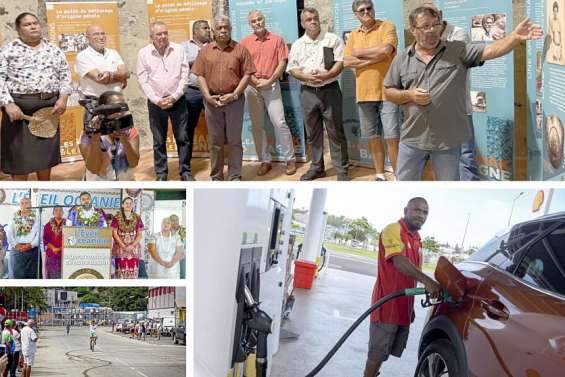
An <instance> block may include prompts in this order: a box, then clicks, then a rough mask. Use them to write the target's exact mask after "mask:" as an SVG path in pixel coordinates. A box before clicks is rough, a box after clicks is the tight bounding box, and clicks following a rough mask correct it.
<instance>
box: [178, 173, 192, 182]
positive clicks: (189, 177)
mask: <svg viewBox="0 0 565 377" xmlns="http://www.w3.org/2000/svg"><path fill="white" fill-rule="evenodd" d="M180 180H181V181H189V182H194V181H196V179H194V177H193V176H192V174H191V173H189V172H186V173H182V175H181V176H180Z"/></svg>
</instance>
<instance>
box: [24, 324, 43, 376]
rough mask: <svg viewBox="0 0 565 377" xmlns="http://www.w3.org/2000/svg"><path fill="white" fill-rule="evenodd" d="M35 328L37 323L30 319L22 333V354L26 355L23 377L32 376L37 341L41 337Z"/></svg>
mask: <svg viewBox="0 0 565 377" xmlns="http://www.w3.org/2000/svg"><path fill="white" fill-rule="evenodd" d="M34 326H35V321H34V320H33V319H30V320H28V321H27V323H26V326H25V327H24V328H23V329H22V332H21V338H22V354H23V355H24V373H23V376H22V377H30V376H31V367H32V366H33V362H34V359H35V353H36V352H37V341H38V339H39V337H38V336H37V334H36V333H35V331H34V330H33V327H34Z"/></svg>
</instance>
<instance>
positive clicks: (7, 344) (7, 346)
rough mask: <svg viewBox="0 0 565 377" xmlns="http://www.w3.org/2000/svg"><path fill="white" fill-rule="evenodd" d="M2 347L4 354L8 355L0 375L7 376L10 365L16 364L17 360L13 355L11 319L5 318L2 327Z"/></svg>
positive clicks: (13, 342)
mask: <svg viewBox="0 0 565 377" xmlns="http://www.w3.org/2000/svg"><path fill="white" fill-rule="evenodd" d="M2 347H3V348H4V350H5V352H6V354H7V355H8V364H7V365H6V368H5V369H4V371H3V372H2V377H8V373H10V372H11V370H12V365H13V364H14V363H15V364H16V365H17V360H14V357H15V348H16V342H15V340H14V336H13V332H12V320H11V319H7V320H6V321H5V322H4V328H3V329H2Z"/></svg>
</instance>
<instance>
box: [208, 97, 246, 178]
mask: <svg viewBox="0 0 565 377" xmlns="http://www.w3.org/2000/svg"><path fill="white" fill-rule="evenodd" d="M244 98H245V97H243V96H241V97H240V98H239V99H238V100H237V101H234V102H232V103H230V104H227V105H225V106H222V107H213V106H211V105H208V104H206V106H205V111H204V113H205V114H206V125H207V126H208V144H210V177H212V180H215V181H223V180H224V146H225V145H226V144H227V145H228V146H229V153H228V175H229V179H230V180H236V179H241V170H242V159H243V146H242V144H241V130H242V128H243V106H244V104H245V100H244Z"/></svg>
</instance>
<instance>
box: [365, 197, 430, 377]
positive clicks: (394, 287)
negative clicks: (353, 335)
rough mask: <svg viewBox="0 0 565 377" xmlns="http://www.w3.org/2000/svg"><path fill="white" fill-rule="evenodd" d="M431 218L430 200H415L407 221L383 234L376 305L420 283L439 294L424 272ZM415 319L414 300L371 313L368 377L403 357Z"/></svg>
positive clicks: (404, 299) (391, 303)
mask: <svg viewBox="0 0 565 377" xmlns="http://www.w3.org/2000/svg"><path fill="white" fill-rule="evenodd" d="M427 217H428V203H427V202H426V199H424V198H419V197H416V198H412V199H410V200H409V201H408V204H407V205H406V208H404V218H402V219H400V220H399V221H397V222H395V223H392V224H389V225H387V226H386V227H385V228H384V229H383V231H382V232H381V235H380V237H379V261H378V272H377V281H376V282H375V286H374V287H373V295H372V299H371V302H372V304H374V303H376V302H377V301H378V300H380V299H381V298H383V297H384V296H386V295H388V294H390V293H392V292H395V291H398V290H401V289H407V288H415V287H416V281H419V282H420V283H422V284H424V286H425V287H426V290H427V291H428V292H429V293H430V294H431V295H432V296H433V297H437V296H438V295H439V292H440V290H441V288H440V287H439V285H438V284H437V283H436V282H435V281H434V280H433V279H432V278H430V277H429V276H428V275H426V274H424V273H423V272H422V270H421V269H422V251H421V246H422V245H421V240H420V234H419V233H418V230H420V228H421V227H422V225H424V223H425V222H426V219H427ZM413 318H414V297H399V298H397V299H395V300H391V301H389V302H387V303H386V304H384V305H382V306H381V307H380V308H379V309H377V310H375V311H374V312H373V313H372V314H371V325H370V334H369V353H368V356H367V363H366V365H365V374H364V377H375V376H378V373H379V369H380V368H381V365H382V363H383V362H385V361H386V360H387V359H388V357H389V356H390V355H392V356H396V357H400V356H402V352H403V351H404V349H405V348H406V342H407V341H408V331H409V329H410V323H411V322H412V320H413Z"/></svg>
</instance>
